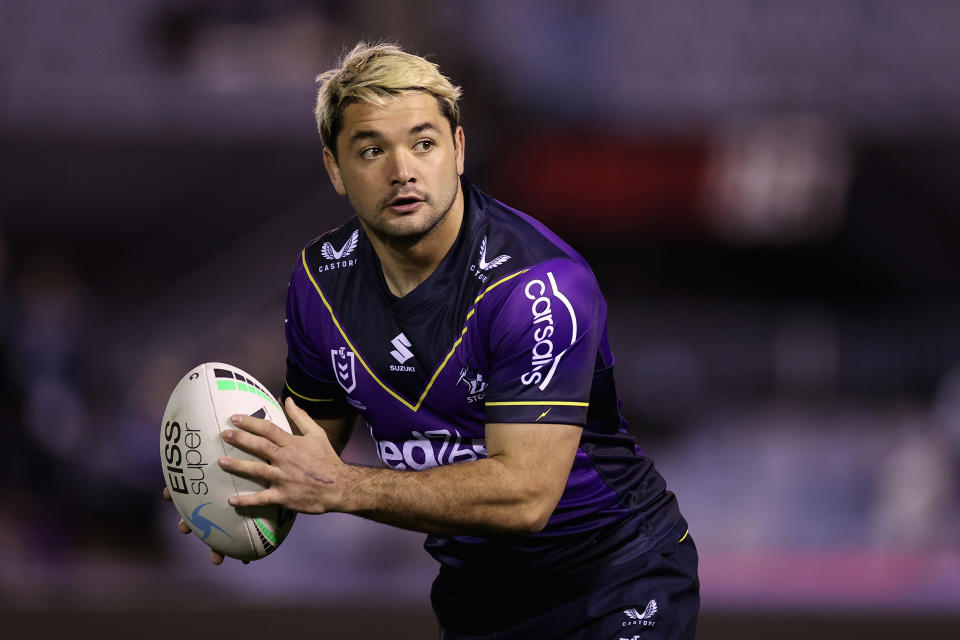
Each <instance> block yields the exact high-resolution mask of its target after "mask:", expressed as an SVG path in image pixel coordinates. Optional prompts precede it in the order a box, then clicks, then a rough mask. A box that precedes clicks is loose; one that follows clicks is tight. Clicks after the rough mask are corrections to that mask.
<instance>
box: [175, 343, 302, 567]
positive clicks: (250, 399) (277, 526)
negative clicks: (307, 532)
mask: <svg viewBox="0 0 960 640" xmlns="http://www.w3.org/2000/svg"><path fill="white" fill-rule="evenodd" d="M237 413H245V414H247V415H251V416H256V417H258V418H266V419H267V420H269V421H270V422H272V423H274V424H275V425H277V426H278V427H280V428H281V429H283V430H284V431H287V432H288V433H291V430H290V425H289V423H288V422H287V418H286V416H285V415H284V413H283V411H282V410H281V409H280V405H279V404H278V403H277V401H276V399H275V398H274V397H273V395H271V393H270V392H269V391H267V390H266V388H265V387H264V386H263V385H262V384H260V383H259V382H257V380H256V379H255V378H254V377H253V376H251V375H250V374H249V373H247V372H245V371H243V370H241V369H238V368H237V367H234V366H231V365H228V364H223V363H221V362H207V363H204V364H201V365H199V366H198V367H195V368H194V369H192V370H191V371H189V372H188V373H187V374H186V375H185V376H184V377H183V379H182V380H180V382H179V383H178V384H177V386H176V387H175V388H174V389H173V393H172V394H171V395H170V400H169V401H168V402H167V408H166V411H164V412H163V421H162V422H161V423H160V462H161V464H162V465H163V476H164V479H165V480H166V483H167V488H168V489H169V490H170V495H171V496H172V497H173V504H174V505H176V507H177V511H179V512H180V515H181V516H183V519H184V521H185V522H186V523H187V524H189V525H190V528H191V529H192V530H193V532H194V533H195V534H196V535H197V536H198V537H199V538H200V539H201V540H203V541H204V542H206V543H207V544H208V545H210V547H211V548H212V549H213V550H215V551H217V552H219V553H222V554H223V555H225V556H230V557H232V558H237V559H239V560H257V559H258V558H262V557H264V556H267V555H269V554H270V553H272V552H273V551H274V550H275V549H276V548H277V547H278V546H280V543H281V542H283V539H284V538H285V537H286V536H287V533H289V531H290V527H291V526H293V520H294V518H295V517H296V512H295V511H290V510H288V509H284V508H283V507H279V506H276V505H265V506H261V507H231V506H230V505H228V504H227V498H229V497H230V496H234V495H243V494H248V493H256V492H258V491H261V490H263V489H265V488H266V485H264V484H262V483H259V482H257V481H255V480H252V479H250V478H246V477H242V476H237V475H233V474H231V473H227V472H226V471H224V470H223V469H222V468H221V467H220V465H219V464H218V463H217V461H218V460H219V459H220V457H221V456H224V455H226V456H230V457H232V458H241V459H246V460H257V459H258V458H257V457H256V456H253V455H252V454H249V453H247V452H245V451H243V450H241V449H238V448H236V447H234V446H232V445H230V444H228V443H227V442H225V441H224V440H223V438H221V437H220V433H221V431H222V430H224V429H233V428H235V427H234V426H233V425H232V424H231V423H230V416H232V415H234V414H237Z"/></svg>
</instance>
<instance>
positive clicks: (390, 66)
mask: <svg viewBox="0 0 960 640" xmlns="http://www.w3.org/2000/svg"><path fill="white" fill-rule="evenodd" d="M317 84H318V85H319V89H318V90H317V106H316V108H315V109H314V115H315V116H316V119H317V130H318V131H319V132H320V139H321V140H322V141H323V144H324V146H325V147H326V148H327V149H329V150H330V151H331V153H333V154H334V156H336V154H337V147H336V141H337V134H339V133H340V126H341V120H342V119H343V111H344V109H346V108H347V106H348V105H350V104H352V103H354V102H368V103H371V104H375V105H379V106H383V105H385V104H386V99H387V98H389V97H391V96H397V95H400V94H403V93H407V92H413V91H423V92H426V93H429V94H431V95H432V96H433V97H435V98H436V99H437V102H438V103H439V105H440V112H441V113H442V114H443V116H444V117H445V118H446V119H447V120H448V121H449V122H450V130H451V131H455V130H456V128H457V125H459V124H460V107H459V106H458V105H457V100H458V99H459V98H460V93H461V91H460V87H458V86H455V85H454V84H453V83H452V82H450V79H449V78H447V77H446V76H444V75H443V74H441V73H440V68H439V67H438V66H437V65H435V64H434V63H432V62H430V61H429V60H426V59H424V58H421V57H420V56H416V55H413V54H411V53H407V52H405V51H403V50H402V49H401V48H400V47H398V46H397V45H395V44H389V43H379V44H367V43H366V42H360V43H358V44H357V46H355V47H354V48H353V49H352V50H351V51H350V52H349V53H347V54H346V55H345V56H343V58H341V59H340V62H339V63H338V64H337V66H336V67H335V68H333V69H330V70H329V71H325V72H324V73H321V74H320V75H319V76H317Z"/></svg>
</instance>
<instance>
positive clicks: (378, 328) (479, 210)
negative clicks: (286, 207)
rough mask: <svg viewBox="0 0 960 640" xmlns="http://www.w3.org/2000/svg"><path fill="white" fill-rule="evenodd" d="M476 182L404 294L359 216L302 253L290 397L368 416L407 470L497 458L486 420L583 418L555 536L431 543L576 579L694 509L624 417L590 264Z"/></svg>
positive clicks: (292, 291)
mask: <svg viewBox="0 0 960 640" xmlns="http://www.w3.org/2000/svg"><path fill="white" fill-rule="evenodd" d="M463 188H464V197H465V207H464V221H463V225H462V227H461V230H460V233H459V236H458V237H457V240H456V242H455V243H454V246H453V247H452V248H451V250H450V251H449V253H448V254H447V255H446V257H445V258H444V259H443V261H442V263H441V264H440V266H439V267H438V268H437V269H436V271H434V273H432V274H431V275H430V277H429V278H427V279H426V280H425V281H424V282H423V283H421V284H420V285H419V286H418V287H417V288H416V289H414V290H413V291H411V292H410V293H409V294H407V295H406V296H404V297H402V298H397V297H395V296H393V295H392V294H391V293H390V292H389V289H388V288H387V286H386V283H385V282H384V279H383V273H382V271H381V268H380V263H379V260H378V259H377V256H376V254H375V253H374V251H373V248H372V247H371V246H370V243H369V242H368V241H367V238H366V236H365V234H364V231H363V229H362V227H361V226H360V224H359V221H358V220H357V219H356V218H353V219H352V220H350V221H349V222H347V223H346V224H345V225H343V226H342V227H340V228H338V229H334V230H333V231H330V232H328V233H326V234H324V235H323V236H320V237H319V238H317V239H316V240H314V241H313V242H312V243H311V244H310V245H308V246H307V247H306V248H305V249H304V250H303V252H302V254H301V256H300V259H299V261H298V263H297V265H296V267H295V268H294V272H293V275H292V277H291V281H290V287H289V292H288V298H287V318H286V337H287V345H288V355H287V374H286V385H285V389H284V391H283V395H284V396H288V395H292V396H293V397H294V398H295V400H296V401H297V402H298V404H299V405H300V406H301V407H303V408H304V409H305V410H307V411H308V412H309V413H310V414H311V415H313V416H315V417H320V418H322V417H331V416H335V415H343V414H346V413H348V412H351V411H352V410H354V409H355V410H357V411H359V413H360V416H361V417H362V418H363V420H364V421H365V422H366V423H367V425H368V426H369V428H370V433H371V434H372V436H373V439H374V441H375V442H376V446H377V452H378V455H379V457H380V460H381V461H382V463H383V464H384V465H385V466H386V467H389V468H392V469H397V470H411V471H417V470H422V469H426V468H429V467H433V466H436V465H448V464H457V463H461V462H469V461H471V460H476V459H478V458H481V457H484V456H485V455H486V449H485V441H484V428H485V425H486V424H488V423H534V422H538V421H540V422H544V423H555V424H573V425H579V426H582V427H583V429H584V430H583V435H582V437H581V441H580V446H579V449H578V451H577V455H576V459H575V461H574V464H573V468H572V469H571V472H570V476H569V479H568V481H567V486H566V489H565V491H564V493H563V495H562V497H561V499H560V502H559V504H558V505H557V508H556V510H555V511H554V513H553V515H552V517H551V518H550V520H549V522H548V523H547V526H546V527H545V528H544V529H543V531H541V532H540V533H537V534H533V535H501V536H488V537H470V536H449V537H447V536H429V537H428V538H427V541H426V545H425V546H426V548H427V550H428V551H429V552H430V553H431V554H432V555H433V556H434V557H435V558H436V559H437V560H439V561H440V562H441V563H442V564H444V565H445V566H448V567H451V568H470V567H475V566H484V567H487V568H493V567H498V566H502V567H509V568H510V570H511V571H513V572H515V573H517V572H519V573H522V572H525V571H531V572H539V573H544V572H545V571H549V572H569V571H572V570H576V569H577V568H578V567H583V566H586V565H588V564H589V563H590V562H592V561H593V560H595V559H599V558H604V557H605V558H607V559H609V556H610V554H611V553H615V552H616V550H617V549H619V548H622V547H624V546H625V545H626V544H627V543H629V546H630V547H631V549H632V551H633V553H637V552H638V551H640V552H642V551H643V550H644V548H648V547H650V546H653V545H654V544H655V543H656V542H657V541H659V539H660V538H662V537H663V536H664V535H666V534H667V533H668V532H669V531H670V530H672V529H674V528H675V527H676V526H677V525H678V524H679V523H680V522H682V517H681V515H680V512H679V510H678V508H677V503H676V499H675V498H674V496H673V494H672V493H670V492H669V491H667V489H666V485H665V483H664V481H663V479H662V477H661V476H660V475H659V473H658V472H657V471H656V470H655V469H654V467H653V463H652V461H651V460H650V459H649V458H648V457H647V456H646V455H644V453H643V452H642V451H641V450H640V449H639V447H638V446H637V445H636V441H635V438H634V437H633V436H632V435H630V434H628V433H627V431H626V428H625V427H626V422H625V421H624V420H623V418H622V416H621V415H620V400H619V397H618V396H617V392H616V388H615V386H614V380H613V366H614V358H613V353H612V352H611V350H610V346H609V344H608V342H607V334H606V302H605V301H604V299H603V296H602V295H601V293H600V289H599V287H598V285H597V282H596V279H595V277H594V275H593V272H592V271H591V270H590V267H589V266H588V265H587V263H586V261H585V260H584V259H583V258H582V257H581V256H580V255H579V254H577V253H576V252H575V251H574V250H573V249H572V248H571V247H570V246H569V245H567V244H566V243H565V242H563V241H562V240H561V239H560V238H558V237H557V236H556V235H555V234H553V233H552V232H551V231H550V230H548V229H547V228H546V227H544V226H543V225H542V224H540V223H539V222H537V221H536V220H534V219H533V218H530V217H529V216H526V215H524V214H523V213H520V212H518V211H515V210H513V209H511V208H509V207H507V206H505V205H504V204H502V203H500V202H497V201H496V200H494V199H493V198H490V197H489V196H487V195H486V194H484V193H482V192H481V191H479V190H478V189H476V188H474V187H472V186H470V185H469V184H468V183H467V182H466V181H464V182H463ZM351 407H352V409H351Z"/></svg>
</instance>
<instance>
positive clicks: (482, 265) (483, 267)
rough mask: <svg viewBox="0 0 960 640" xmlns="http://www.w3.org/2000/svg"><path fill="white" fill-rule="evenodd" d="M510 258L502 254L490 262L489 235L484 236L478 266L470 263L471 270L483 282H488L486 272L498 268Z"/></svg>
mask: <svg viewBox="0 0 960 640" xmlns="http://www.w3.org/2000/svg"><path fill="white" fill-rule="evenodd" d="M509 259H510V256H508V255H506V254H501V255H499V256H497V257H496V258H493V259H492V260H490V261H489V262H488V261H487V236H483V240H481V241H480V258H479V259H478V260H477V264H476V266H474V265H470V272H471V273H473V275H475V276H476V277H477V279H478V280H480V281H481V282H486V281H487V279H488V278H489V276H488V275H486V273H485V272H486V271H490V270H491V269H496V268H497V267H499V266H500V265H502V264H503V263H504V262H506V261H507V260H509Z"/></svg>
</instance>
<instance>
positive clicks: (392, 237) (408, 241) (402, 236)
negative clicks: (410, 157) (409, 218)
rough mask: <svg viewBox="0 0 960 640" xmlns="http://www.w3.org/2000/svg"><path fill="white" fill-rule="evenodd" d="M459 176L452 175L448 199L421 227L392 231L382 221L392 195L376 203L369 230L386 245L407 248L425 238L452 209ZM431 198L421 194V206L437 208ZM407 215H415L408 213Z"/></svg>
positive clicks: (455, 198)
mask: <svg viewBox="0 0 960 640" xmlns="http://www.w3.org/2000/svg"><path fill="white" fill-rule="evenodd" d="M459 182H460V176H459V175H456V174H455V175H454V178H453V189H452V191H451V193H450V199H449V201H448V202H447V203H446V204H445V206H443V208H442V209H440V211H439V213H437V214H435V215H434V216H433V217H432V218H431V219H428V220H426V221H425V222H426V225H425V227H423V228H419V229H413V230H410V231H407V232H405V233H398V232H395V231H392V230H391V229H390V228H389V225H387V224H386V223H385V222H384V218H385V214H384V210H385V209H387V207H388V206H389V204H390V202H391V201H392V200H393V197H391V198H390V200H385V201H383V202H380V203H378V205H377V207H378V208H377V215H376V218H374V221H373V222H372V223H370V224H369V227H370V230H371V231H372V232H373V233H374V234H376V236H377V237H378V238H380V240H381V241H382V242H383V243H384V244H387V245H391V246H394V247H397V248H407V247H412V246H414V245H416V244H417V243H418V242H421V241H422V240H423V239H425V238H427V237H428V236H430V234H432V233H433V232H434V231H435V230H436V229H437V228H438V227H439V226H440V224H441V223H442V222H443V221H444V220H446V219H447V216H448V215H449V214H450V210H451V209H453V203H454V202H456V200H457V190H458V188H459ZM433 202H434V201H433V198H432V197H431V196H430V195H429V194H423V204H422V205H421V208H423V207H427V208H430V209H433V211H434V212H436V211H437V209H436V208H435V207H434V206H433ZM408 215H417V214H416V213H414V214H408Z"/></svg>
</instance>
